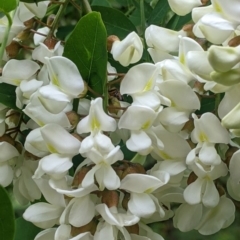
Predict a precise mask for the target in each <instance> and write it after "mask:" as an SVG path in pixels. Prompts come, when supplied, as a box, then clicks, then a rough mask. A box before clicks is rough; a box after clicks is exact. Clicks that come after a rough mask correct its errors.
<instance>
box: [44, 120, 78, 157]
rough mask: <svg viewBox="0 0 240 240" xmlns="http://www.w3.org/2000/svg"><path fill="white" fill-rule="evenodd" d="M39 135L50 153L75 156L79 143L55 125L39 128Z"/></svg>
mask: <svg viewBox="0 0 240 240" xmlns="http://www.w3.org/2000/svg"><path fill="white" fill-rule="evenodd" d="M40 131H41V134H42V136H43V139H44V140H45V142H46V144H47V147H48V149H49V151H50V152H52V153H61V154H69V155H76V154H77V153H78V151H79V148H80V145H81V142H80V141H79V140H78V139H77V138H75V137H74V136H72V135H71V134H70V133H69V132H67V131H66V130H65V129H64V128H63V127H61V126H59V125H57V124H51V123H49V124H46V125H45V126H44V127H42V128H41V130H40Z"/></svg>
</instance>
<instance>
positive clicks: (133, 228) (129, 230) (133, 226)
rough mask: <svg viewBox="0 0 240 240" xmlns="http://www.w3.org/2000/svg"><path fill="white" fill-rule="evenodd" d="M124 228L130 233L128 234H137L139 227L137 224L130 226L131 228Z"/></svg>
mask: <svg viewBox="0 0 240 240" xmlns="http://www.w3.org/2000/svg"><path fill="white" fill-rule="evenodd" d="M125 228H126V229H127V231H128V232H129V233H130V234H137V235H138V234H139V226H138V223H136V224H134V225H132V226H125Z"/></svg>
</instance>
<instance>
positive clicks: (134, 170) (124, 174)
mask: <svg viewBox="0 0 240 240" xmlns="http://www.w3.org/2000/svg"><path fill="white" fill-rule="evenodd" d="M131 173H138V170H137V169H136V168H135V167H133V166H129V167H127V168H126V170H125V171H123V173H122V176H121V179H123V178H124V177H126V176H127V175H128V174H131Z"/></svg>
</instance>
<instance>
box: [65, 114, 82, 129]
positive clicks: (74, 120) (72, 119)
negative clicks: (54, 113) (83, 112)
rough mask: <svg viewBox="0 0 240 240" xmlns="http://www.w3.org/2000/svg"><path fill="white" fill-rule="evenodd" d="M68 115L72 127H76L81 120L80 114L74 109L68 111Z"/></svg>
mask: <svg viewBox="0 0 240 240" xmlns="http://www.w3.org/2000/svg"><path fill="white" fill-rule="evenodd" d="M66 115H67V118H68V120H69V122H70V124H71V125H72V127H73V128H75V127H76V126H77V124H78V123H79V121H80V116H79V115H78V114H77V113H76V112H74V111H71V112H68V113H66Z"/></svg>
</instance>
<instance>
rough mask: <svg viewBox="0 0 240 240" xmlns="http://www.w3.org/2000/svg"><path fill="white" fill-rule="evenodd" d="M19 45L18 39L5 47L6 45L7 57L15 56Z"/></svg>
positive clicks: (19, 47)
mask: <svg viewBox="0 0 240 240" xmlns="http://www.w3.org/2000/svg"><path fill="white" fill-rule="evenodd" d="M21 48H22V47H21V45H20V44H19V42H18V41H15V40H13V41H12V42H11V43H10V44H9V45H8V46H7V47H6V53H7V55H8V57H9V58H10V59H11V58H16V57H17V55H18V52H19V50H20V49H21Z"/></svg>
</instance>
